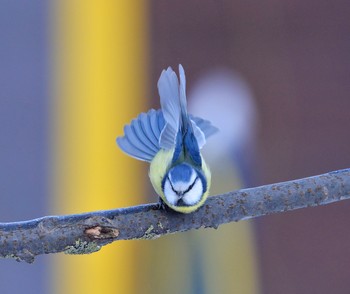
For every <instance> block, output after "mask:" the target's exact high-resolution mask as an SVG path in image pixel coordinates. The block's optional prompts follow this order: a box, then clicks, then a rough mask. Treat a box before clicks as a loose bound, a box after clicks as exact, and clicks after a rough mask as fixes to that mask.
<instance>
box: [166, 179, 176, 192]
mask: <svg viewBox="0 0 350 294" xmlns="http://www.w3.org/2000/svg"><path fill="white" fill-rule="evenodd" d="M167 178H168V181H169V184H170V187H171V190H173V192H174V193H176V194H177V192H176V191H175V189H174V187H173V184H172V183H171V181H170V179H169V176H167Z"/></svg>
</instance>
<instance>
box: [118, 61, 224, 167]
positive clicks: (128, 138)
mask: <svg viewBox="0 0 350 294" xmlns="http://www.w3.org/2000/svg"><path fill="white" fill-rule="evenodd" d="M179 72H180V84H179V81H178V78H177V76H176V74H175V72H174V71H173V70H172V69H171V67H168V69H167V70H163V72H162V74H161V76H160V78H159V81H158V90H159V96H160V104H161V107H162V109H161V110H157V111H156V110H154V109H151V110H150V111H149V112H147V113H141V114H140V115H139V116H138V117H137V118H136V119H134V120H132V122H131V124H130V125H127V126H125V128H124V136H123V137H118V138H117V144H118V145H119V147H120V148H121V149H122V150H123V151H124V152H125V153H127V154H128V155H130V156H131V157H134V158H136V159H139V160H144V161H151V160H152V159H153V157H154V156H155V155H156V154H157V153H158V151H159V149H161V148H163V149H166V150H170V149H172V148H175V149H179V148H180V147H181V146H182V143H183V142H182V141H183V140H185V146H186V147H187V149H188V151H189V153H190V155H191V157H192V158H195V159H198V158H200V154H199V149H200V148H202V147H203V145H204V144H205V142H206V139H207V138H208V137H209V136H211V135H213V134H214V133H216V132H217V131H218V129H217V128H216V127H214V126H213V125H212V124H211V123H210V122H209V121H207V120H204V119H202V118H199V117H194V116H191V115H188V114H187V102H186V77H185V72H184V70H183V68H182V66H181V65H180V66H179ZM180 131H181V132H183V134H182V135H185V134H186V135H185V138H182V136H181V134H179V132H180ZM180 145H181V146H180ZM197 145H198V146H197ZM181 148H182V147H181Z"/></svg>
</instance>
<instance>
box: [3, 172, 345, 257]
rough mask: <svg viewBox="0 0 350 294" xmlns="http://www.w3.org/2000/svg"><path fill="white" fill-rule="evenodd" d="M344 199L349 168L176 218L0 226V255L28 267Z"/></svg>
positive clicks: (146, 215) (225, 197)
mask: <svg viewBox="0 0 350 294" xmlns="http://www.w3.org/2000/svg"><path fill="white" fill-rule="evenodd" d="M349 197H350V169H344V170H339V171H334V172H330V173H327V174H323V175H318V176H314V177H309V178H304V179H299V180H293V181H288V182H283V183H277V184H272V185H265V186H261V187H256V188H250V189H242V190H238V191H232V192H228V193H225V194H222V195H217V196H213V197H210V198H209V199H208V200H207V202H206V203H205V204H204V206H203V207H201V208H200V209H199V210H198V211H196V212H194V213H191V214H180V213H176V212H173V211H169V210H163V209H159V208H158V205H157V204H148V205H140V206H135V207H128V208H120V209H115V210H106V211H96V212H89V213H83V214H76V215H65V216H45V217H42V218H38V219H34V220H29V221H23V222H14V223H0V257H3V258H14V259H16V260H17V261H22V260H23V261H26V262H28V263H31V262H33V261H34V258H35V256H37V255H40V254H48V253H57V252H65V253H67V254H86V253H92V252H95V251H98V250H100V248H101V247H102V246H104V245H106V244H108V243H111V242H114V241H117V240H131V239H154V238H158V237H160V236H162V235H166V234H171V233H176V232H184V231H188V230H191V229H199V228H217V227H218V226H219V225H221V224H224V223H229V222H233V221H240V220H244V219H250V218H254V217H259V216H264V215H268V214H271V213H277V212H285V211H290V210H294V209H299V208H305V207H311V206H318V205H325V204H329V203H332V202H336V201H340V200H344V199H348V198H349Z"/></svg>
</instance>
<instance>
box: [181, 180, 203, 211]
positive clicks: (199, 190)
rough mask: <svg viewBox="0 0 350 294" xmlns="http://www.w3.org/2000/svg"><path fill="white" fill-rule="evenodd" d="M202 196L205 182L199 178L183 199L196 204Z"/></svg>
mask: <svg viewBox="0 0 350 294" xmlns="http://www.w3.org/2000/svg"><path fill="white" fill-rule="evenodd" d="M202 196H203V184H202V181H201V180H200V179H197V180H196V183H195V184H194V185H193V187H192V189H191V190H190V191H188V192H187V193H186V194H185V195H184V197H183V198H182V200H183V202H185V203H186V204H187V205H194V204H196V203H197V202H199V200H201V198H202Z"/></svg>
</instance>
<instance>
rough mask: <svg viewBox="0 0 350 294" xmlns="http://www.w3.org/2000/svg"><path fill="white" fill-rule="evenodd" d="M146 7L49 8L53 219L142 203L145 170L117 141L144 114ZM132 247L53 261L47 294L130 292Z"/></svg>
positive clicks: (71, 4) (88, 4) (89, 4)
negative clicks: (52, 73)
mask: <svg viewBox="0 0 350 294" xmlns="http://www.w3.org/2000/svg"><path fill="white" fill-rule="evenodd" d="M146 5H147V3H146V2H144V1H137V0H134V1H127V0H123V1H112V0H111V1H82V0H79V1H71V0H60V1H55V2H54V4H53V8H52V13H53V27H54V29H53V33H52V36H53V39H52V42H53V59H54V62H53V68H54V81H53V91H54V97H55V101H54V103H53V106H52V113H53V125H54V128H53V134H52V135H53V139H52V143H53V152H54V161H53V166H54V171H53V181H52V182H53V195H54V201H53V213H57V214H62V213H79V212H83V211H91V210H100V209H111V208H116V207H122V206H129V205H135V204H138V203H141V202H143V200H142V199H141V198H140V195H143V194H144V189H143V186H144V181H145V180H146V179H147V176H146V172H145V170H144V169H143V167H144V165H143V163H141V162H138V161H136V160H133V159H131V158H128V157H127V156H125V155H124V154H122V153H121V152H120V151H119V150H118V149H117V147H116V144H115V137H116V136H117V135H118V134H119V135H121V134H122V129H123V126H124V124H125V123H128V122H129V121H130V120H131V119H132V118H133V117H134V116H136V115H137V114H138V113H139V112H140V111H142V110H143V111H144V110H145V109H146V100H145V97H146V92H147V91H146V86H145V85H146V74H145V72H146V58H145V57H146V50H145V49H146V48H147V46H146V40H147V25H146V23H147V19H146V18H147V16H146ZM135 183H136V184H135ZM136 246H137V245H136V244H135V243H133V242H118V243H117V244H113V245H109V246H107V247H105V248H103V249H102V250H101V251H100V252H98V253H94V254H92V255H88V256H86V255H85V256H67V255H63V254H60V255H58V256H56V257H55V265H54V270H53V278H52V281H54V289H53V290H52V291H51V292H52V293H65V294H69V293H85V294H87V293H133V292H135V280H134V275H135V273H134V272H133V271H134V268H135V267H136V266H135V257H134V256H135V251H136V250H138V249H137V248H136Z"/></svg>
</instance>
